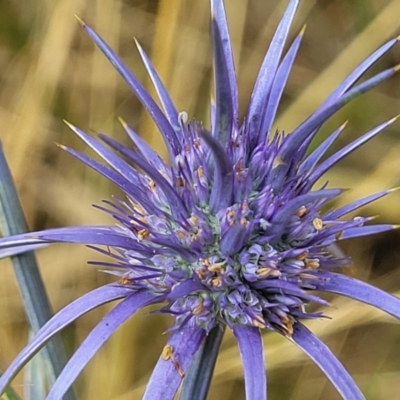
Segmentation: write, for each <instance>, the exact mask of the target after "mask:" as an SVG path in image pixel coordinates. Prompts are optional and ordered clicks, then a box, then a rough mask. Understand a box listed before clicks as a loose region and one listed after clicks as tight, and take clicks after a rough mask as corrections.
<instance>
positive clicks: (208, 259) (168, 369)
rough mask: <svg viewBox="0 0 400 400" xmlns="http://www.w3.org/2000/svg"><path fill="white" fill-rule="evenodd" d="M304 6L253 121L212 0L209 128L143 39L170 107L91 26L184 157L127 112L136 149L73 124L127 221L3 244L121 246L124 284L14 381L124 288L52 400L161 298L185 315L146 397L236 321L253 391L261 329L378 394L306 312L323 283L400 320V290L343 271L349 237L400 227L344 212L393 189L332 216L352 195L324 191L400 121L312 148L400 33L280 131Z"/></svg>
mask: <svg viewBox="0 0 400 400" xmlns="http://www.w3.org/2000/svg"><path fill="white" fill-rule="evenodd" d="M297 5H298V0H290V1H289V5H288V7H287V9H286V11H285V13H284V15H283V18H282V20H281V21H280V23H279V26H278V28H277V31H276V33H275V36H274V37H273V39H272V42H271V45H270V48H269V50H268V52H267V54H266V56H265V58H264V61H263V63H262V66H261V69H260V72H259V75H258V78H257V80H256V83H255V86H254V90H253V93H252V96H251V99H250V104H249V106H248V110H247V113H246V114H245V118H244V120H243V122H242V123H239V111H238V94H237V85H236V78H235V72H234V64H233V58H232V52H231V45H230V41H229V35H228V28H227V23H226V17H225V12H224V6H223V1H222V0H211V11H212V40H213V53H214V58H213V59H214V61H213V62H214V77H215V88H216V93H215V104H212V105H211V128H210V130H208V129H207V128H205V127H204V126H202V124H200V123H198V122H196V121H190V122H187V115H186V113H184V112H181V113H178V112H177V110H176V108H175V107H174V105H173V103H172V101H171V99H170V97H169V96H168V94H167V92H166V90H165V88H164V86H163V84H162V82H161V81H160V79H159V77H158V75H157V73H156V72H155V70H154V68H153V66H152V65H151V63H150V61H149V59H148V58H147V56H146V54H145V53H144V52H143V50H142V49H141V48H140V46H138V49H139V52H140V55H141V57H142V59H143V61H144V64H145V66H146V69H147V71H148V73H149V75H150V77H151V79H152V82H153V84H154V86H155V88H156V91H157V93H158V96H159V98H160V101H161V104H162V107H163V111H162V110H161V109H160V108H159V107H158V106H157V104H156V103H155V101H154V100H153V99H152V98H151V97H150V96H149V94H148V93H147V92H146V91H145V89H144V88H143V86H142V85H141V84H140V83H139V82H138V80H137V79H136V77H135V76H134V75H133V74H132V73H131V72H130V71H129V70H128V68H127V67H126V66H125V65H124V64H123V63H122V61H121V60H120V59H119V58H118V57H117V55H116V54H115V53H114V52H113V51H112V50H111V49H110V48H109V47H108V45H107V44H106V43H105V42H104V41H103V40H102V39H101V38H100V37H99V36H98V35H97V33H95V32H94V31H93V30H92V29H91V28H90V27H89V26H88V25H86V24H84V23H82V25H83V28H84V29H85V31H86V32H87V33H88V34H89V36H90V37H91V38H92V39H93V41H94V42H95V43H96V44H97V46H98V47H99V48H100V49H101V51H103V52H104V54H105V55H106V57H107V58H108V59H109V60H110V61H111V63H112V64H113V65H114V67H115V68H116V69H117V71H118V72H119V73H120V74H121V75H122V77H123V78H124V79H125V81H126V82H127V83H128V85H129V86H130V88H131V89H132V90H133V91H134V93H135V94H136V95H137V96H138V98H139V99H140V100H141V102H142V103H143V105H144V106H145V107H146V109H147V110H148V112H149V113H150V115H151V116H152V118H153V119H154V121H155V123H156V124H157V126H158V128H159V130H160V132H161V134H162V136H163V138H164V141H165V143H166V145H167V149H168V153H169V158H170V160H169V163H166V162H164V161H163V160H162V159H161V158H160V157H159V156H158V155H157V154H156V153H155V152H154V151H153V150H152V149H151V148H149V147H148V146H147V145H146V143H145V142H144V141H143V140H142V139H141V138H140V137H139V136H138V135H137V134H136V133H135V132H134V131H133V130H132V129H131V128H129V127H128V126H127V125H126V124H125V123H124V122H123V123H122V124H123V126H124V128H125V130H126V132H127V133H128V135H129V136H130V138H131V139H132V142H133V144H134V146H133V148H129V147H126V146H124V145H122V144H120V143H118V142H116V141H115V140H114V139H111V138H110V137H107V136H104V135H100V139H101V141H102V142H104V143H105V144H106V145H108V147H107V146H105V145H104V144H102V143H101V142H99V141H97V140H95V139H93V138H92V137H90V136H88V135H87V134H86V133H84V132H83V131H81V130H80V129H78V128H76V127H74V126H72V125H70V127H71V129H72V130H73V131H74V132H75V133H76V134H77V135H78V136H79V137H80V138H81V139H82V140H84V141H85V142H86V143H87V144H88V145H89V146H90V147H91V148H92V149H93V150H94V151H95V152H96V153H98V154H99V155H100V156H101V157H102V158H103V159H104V161H105V162H106V163H107V164H108V166H105V165H103V164H101V163H99V162H97V161H94V160H92V159H91V158H89V157H87V156H86V155H84V154H82V153H79V152H77V151H75V150H73V149H70V148H66V147H64V146H61V147H62V148H63V149H64V150H66V151H67V152H68V153H70V154H72V155H73V156H74V157H76V158H77V159H79V160H80V161H82V162H83V163H85V164H87V165H88V166H89V167H91V168H93V169H95V170H96V171H97V172H99V173H100V174H102V175H103V176H105V177H106V178H107V179H109V180H110V181H112V182H113V183H115V184H116V185H117V186H118V187H119V188H120V189H122V190H123V191H124V192H125V194H126V197H125V198H123V199H119V198H114V199H113V200H112V201H105V204H106V206H105V207H99V208H101V209H103V210H104V211H105V212H107V213H109V214H110V215H111V216H112V217H113V218H114V219H115V220H116V221H117V222H118V224H117V226H87V227H67V228H60V229H50V230H46V231H41V232H36V233H33V234H29V235H20V236H14V237H10V238H4V239H2V240H1V242H0V246H1V247H2V248H4V249H5V250H4V251H10V249H9V248H10V247H13V246H17V250H16V251H18V248H19V247H18V246H21V248H22V249H23V250H25V249H27V248H34V247H35V246H41V245H43V243H52V242H70V243H82V244H88V245H90V246H92V247H94V248H95V249H96V250H98V251H100V252H102V253H104V254H106V255H108V256H109V257H111V259H112V260H111V261H110V262H109V263H99V264H101V265H103V266H104V265H105V267H106V268H108V270H109V272H111V273H112V274H115V275H116V276H117V277H118V280H116V282H115V283H113V284H110V285H106V286H103V287H100V288H98V289H96V290H94V291H93V292H90V293H88V294H86V295H84V296H82V297H81V298H79V299H78V300H76V301H75V302H73V303H71V304H70V305H68V306H67V307H66V308H64V309H63V310H61V311H60V312H59V313H58V314H57V315H56V316H55V317H54V318H53V319H52V320H50V321H49V322H48V323H47V324H46V325H45V326H44V327H43V328H42V329H41V330H40V331H39V333H38V334H37V336H36V337H35V338H34V339H33V340H32V342H31V343H29V344H28V345H27V347H26V348H25V349H24V350H23V351H22V352H21V353H20V354H19V355H18V357H17V358H16V359H15V361H14V362H13V363H12V364H11V366H10V367H9V369H8V370H7V371H6V372H5V374H4V375H3V377H2V378H1V379H0V392H1V390H3V389H4V388H5V386H6V385H7V384H8V383H9V382H10V380H11V379H12V378H13V377H14V376H15V374H16V373H17V372H18V371H19V369H20V368H22V366H23V365H24V364H25V363H26V362H27V360H28V359H29V358H30V357H32V355H33V354H35V353H36V352H37V351H38V350H39V349H40V348H41V347H42V346H43V345H44V344H45V343H46V341H47V340H49V338H51V337H52V336H53V335H54V334H55V333H56V332H58V331H60V330H61V329H63V328H64V327H65V326H66V325H68V324H70V323H71V322H72V321H74V320H75V319H77V318H78V317H80V316H81V315H82V314H84V313H86V312H88V311H90V310H91V309H93V308H95V307H98V306H100V305H101V304H104V303H106V302H110V301H113V300H117V299H123V301H122V302H120V303H118V305H117V306H115V308H113V309H112V311H110V312H109V314H108V315H107V316H106V317H105V318H104V319H103V320H102V321H101V322H100V323H99V324H98V325H97V326H96V327H95V328H94V329H93V331H92V332H91V333H90V334H89V335H88V337H87V338H86V340H85V341H84V342H83V343H82V345H81V346H80V347H79V349H78V350H77V351H76V353H75V354H74V355H73V357H72V358H71V359H70V361H69V363H68V364H67V366H66V368H65V370H64V371H63V373H62V374H61V376H60V377H59V379H58V380H57V382H56V383H55V385H54V386H53V387H52V389H51V391H50V394H49V397H48V398H49V399H59V398H60V397H62V395H63V394H64V393H65V391H66V390H67V389H68V387H69V386H70V385H71V384H72V382H73V381H74V380H75V378H76V376H77V375H78V374H79V373H80V371H81V370H82V369H83V368H84V366H85V364H86V363H87V362H88V360H89V359H90V358H91V357H92V356H93V355H94V354H95V353H96V351H97V350H98V349H99V347H100V346H101V345H102V344H103V343H104V342H105V340H106V339H108V338H109V337H110V335H111V334H112V333H113V332H114V331H115V330H116V329H117V328H118V326H120V325H121V324H122V323H123V322H124V321H125V320H127V319H128V318H129V317H130V316H131V315H133V314H134V313H135V312H136V311H137V310H139V309H140V308H142V307H145V306H147V305H149V304H160V305H161V307H160V311H161V312H163V313H169V314H171V315H172V316H174V318H175V323H174V325H173V326H172V327H171V336H170V338H169V341H168V344H167V346H166V347H165V349H164V350H165V351H164V352H163V354H162V356H161V357H160V359H159V362H158V363H157V365H156V367H155V370H154V373H153V376H152V378H151V380H150V382H149V384H148V387H147V389H146V393H145V399H152V400H153V399H161V398H162V399H172V398H173V397H174V395H175V393H176V391H177V389H178V387H179V385H180V383H181V381H182V379H183V377H184V375H185V373H186V371H187V369H188V367H189V366H190V364H191V363H192V361H193V358H194V356H195V354H196V352H198V350H199V348H200V347H201V345H202V342H203V341H204V340H206V338H207V336H208V335H209V333H210V331H212V330H213V329H222V328H223V327H228V328H229V329H231V330H232V331H233V333H234V335H235V337H236V339H237V342H238V345H239V349H240V353H241V357H242V361H243V366H244V376H245V386H246V397H247V399H253V400H259V399H264V398H266V375H265V366H264V357H263V345H262V336H261V332H262V330H271V331H276V332H277V333H279V334H281V335H283V336H285V337H286V338H288V339H289V340H291V341H292V342H294V343H295V344H297V345H298V346H299V347H301V348H302V349H303V350H304V351H305V352H306V353H307V354H308V355H309V356H310V357H311V358H312V359H313V360H314V361H315V362H316V363H317V364H318V365H319V367H320V368H321V369H322V370H323V371H324V373H325V374H326V375H327V377H328V378H329V379H330V380H331V382H332V383H333V384H334V385H335V386H336V388H337V390H338V391H339V392H340V394H341V395H342V396H343V397H344V398H346V399H362V398H364V397H363V395H362V393H361V392H360V390H359V389H358V388H357V386H356V385H355V383H354V382H353V380H352V378H351V377H350V375H349V374H348V372H347V371H346V370H345V369H344V367H343V366H342V365H341V364H340V363H339V362H338V361H337V359H336V358H335V357H334V355H333V354H332V353H331V352H330V350H329V349H328V348H327V347H326V346H325V345H324V344H323V343H322V342H320V341H319V340H318V339H317V338H316V337H315V336H314V335H313V334H312V333H311V332H310V331H309V330H308V329H307V328H306V327H305V326H304V325H303V323H302V320H304V319H312V318H320V317H321V314H320V313H312V312H310V311H309V310H308V305H309V304H310V303H316V304H320V305H325V304H327V302H326V301H325V300H323V299H322V298H321V297H319V296H316V295H315V294H313V291H314V290H318V291H319V292H333V293H338V294H341V295H344V296H347V297H350V298H353V299H356V300H359V301H362V302H364V303H368V304H371V305H373V306H375V307H377V308H379V309H381V310H384V311H386V312H387V313H389V314H391V315H393V316H395V317H397V318H400V300H399V299H397V298H396V297H394V296H392V295H390V294H387V293H385V292H383V291H381V290H379V289H377V288H374V287H372V286H369V285H367V284H365V283H363V282H360V281H358V280H355V279H353V278H349V277H347V276H345V275H341V274H339V273H338V272H335V271H336V270H337V269H338V267H342V266H345V265H346V264H348V263H349V260H348V259H347V258H346V257H345V256H343V255H342V254H341V253H340V252H338V251H335V243H336V242H338V241H340V240H341V239H348V238H352V237H358V236H363V235H367V234H372V233H377V232H383V231H386V230H390V229H392V228H393V225H364V224H365V223H366V222H368V220H369V219H368V218H365V217H356V218H353V219H345V218H343V217H345V216H346V215H347V214H348V213H350V212H353V211H354V210H356V209H358V208H360V207H362V206H364V205H365V204H368V203H370V202H372V201H375V200H377V199H379V198H381V197H383V196H385V195H387V194H388V193H390V192H391V190H387V191H383V192H380V193H377V194H374V195H371V196H368V197H366V198H363V199H361V200H357V201H354V202H353V203H351V204H348V205H346V206H343V207H341V208H338V209H335V210H330V211H325V210H326V209H327V204H328V203H329V202H331V201H332V200H334V199H335V198H337V197H338V196H340V194H341V193H342V190H341V189H337V188H328V187H327V185H326V184H323V185H322V186H320V187H318V186H317V187H315V186H316V183H317V181H318V180H319V179H320V178H321V177H322V175H323V174H324V173H325V172H326V171H327V170H328V169H330V168H331V167H332V166H333V165H334V164H336V163H337V162H338V161H340V160H341V159H342V158H343V157H345V156H346V155H347V154H349V153H350V152H352V151H353V150H355V149H356V148H357V147H359V146H360V145H362V144H363V143H365V142H366V141H368V140H369V139H372V138H373V137H374V136H375V135H377V134H378V133H379V132H381V131H382V130H383V129H384V128H386V127H387V126H388V125H390V124H391V123H393V121H394V120H395V119H391V120H389V121H388V122H384V123H382V124H381V125H379V126H377V127H375V128H374V129H372V130H371V131H370V132H368V133H366V134H364V135H363V136H361V137H359V138H358V139H357V140H355V141H354V142H352V143H350V144H348V145H347V146H345V147H344V148H342V149H341V150H339V151H338V152H337V153H335V154H334V155H332V156H330V157H328V158H326V159H324V161H321V159H322V157H323V156H324V154H325V152H326V150H327V149H328V148H329V146H330V145H331V144H332V143H333V142H334V141H335V139H336V138H337V137H338V135H339V134H340V133H341V132H342V131H343V129H344V125H342V126H341V127H339V128H338V129H337V130H336V131H335V132H333V133H332V134H331V135H330V136H329V137H328V138H327V139H326V140H325V141H324V142H323V143H322V144H321V145H320V146H319V147H318V148H317V149H315V150H314V151H313V152H311V153H307V150H308V147H309V145H310V143H311V141H312V140H313V138H314V137H315V135H316V134H317V132H318V129H319V128H320V126H321V125H322V124H323V123H324V122H325V121H326V120H327V119H328V118H329V117H330V116H332V115H333V114H334V113H335V112H336V111H338V110H339V109H340V108H342V107H343V106H344V105H345V104H347V103H348V102H349V101H350V100H352V99H353V98H354V97H356V96H358V95H360V94H362V93H364V92H366V91H367V90H369V89H371V88H373V87H375V86H376V85H378V84H379V83H380V82H382V81H384V80H385V79H387V78H389V77H391V76H392V75H393V74H394V73H395V72H396V71H397V68H396V67H394V68H390V69H388V70H386V71H384V72H382V73H380V74H378V75H376V76H374V77H373V78H370V79H368V80H366V81H364V82H363V83H361V84H359V85H357V86H354V85H355V83H356V81H357V80H358V79H359V78H360V76H361V75H363V73H364V72H365V71H366V70H367V69H368V68H369V67H370V66H371V65H372V64H373V63H374V62H375V61H376V60H378V59H379V58H380V57H381V56H382V55H384V54H385V53H386V52H387V51H388V50H389V49H390V48H392V47H393V46H394V45H395V44H396V42H397V39H393V40H390V41H389V42H388V43H386V44H384V45H383V46H382V47H381V48H380V49H378V50H377V51H376V52H375V53H373V54H372V55H371V56H369V57H368V58H367V59H366V60H365V61H364V62H363V63H362V64H361V65H359V66H358V67H357V68H356V69H355V70H354V71H353V72H352V73H351V74H350V75H349V76H348V77H347V78H346V79H345V80H344V81H343V82H342V84H340V86H339V87H338V88H337V89H336V90H334V91H333V93H332V94H331V95H330V96H329V97H328V98H327V99H326V100H325V102H324V103H323V104H322V105H321V106H320V107H319V108H318V109H317V110H316V111H315V112H314V113H313V114H312V115H311V116H310V117H309V118H308V119H307V120H305V121H304V122H303V123H302V124H301V125H300V126H298V127H297V128H296V129H294V131H293V132H291V133H290V134H285V133H284V132H274V131H273V130H272V127H273V123H274V118H275V115H276V111H277V108H278V105H279V102H280V98H281V95H282V93H283V90H284V87H285V83H286V81H287V78H288V75H289V73H290V70H291V67H292V64H293V62H294V59H295V56H296V53H297V50H298V48H299V45H300V42H301V39H302V36H303V33H304V31H301V32H300V33H299V35H298V36H297V37H296V38H295V40H294V42H293V43H292V45H291V46H290V48H289V50H288V51H287V53H286V55H285V56H284V57H282V53H283V47H284V44H285V40H286V37H287V35H288V31H289V27H290V25H291V22H292V20H293V17H294V14H295V11H296V8H297ZM109 148H111V149H113V150H115V151H116V152H117V153H119V154H121V155H122V156H123V158H120V157H119V156H118V155H116V154H115V153H114V152H113V151H111V150H110V149H109ZM127 160H128V161H127Z"/></svg>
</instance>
